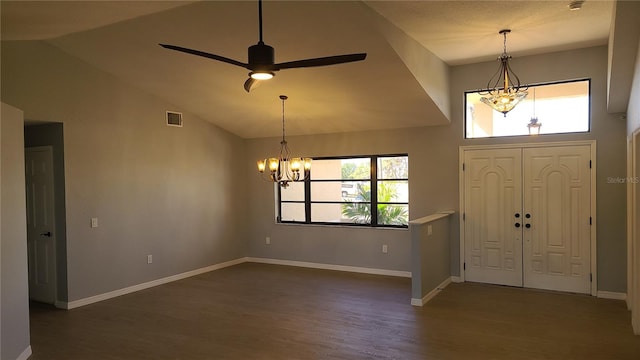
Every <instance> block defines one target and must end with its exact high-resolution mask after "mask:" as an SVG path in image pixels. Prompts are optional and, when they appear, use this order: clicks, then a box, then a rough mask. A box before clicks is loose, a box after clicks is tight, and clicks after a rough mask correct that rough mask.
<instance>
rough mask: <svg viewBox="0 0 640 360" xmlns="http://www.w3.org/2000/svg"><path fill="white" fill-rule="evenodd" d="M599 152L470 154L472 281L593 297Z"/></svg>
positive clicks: (468, 274)
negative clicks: (593, 164)
mask: <svg viewBox="0 0 640 360" xmlns="http://www.w3.org/2000/svg"><path fill="white" fill-rule="evenodd" d="M590 160H591V147H590V146H589V145H584V146H554V147H530V148H511V149H488V150H466V151H464V198H463V199H464V200H463V201H464V204H463V209H464V210H463V211H464V215H463V216H464V217H463V224H464V260H463V261H464V276H465V280H467V281H477V282H485V283H491V284H501V285H511V286H525V287H531V288H539V289H550V290H561V291H569V292H578V293H590V292H591V223H590V221H591V217H590V216H591V170H590Z"/></svg>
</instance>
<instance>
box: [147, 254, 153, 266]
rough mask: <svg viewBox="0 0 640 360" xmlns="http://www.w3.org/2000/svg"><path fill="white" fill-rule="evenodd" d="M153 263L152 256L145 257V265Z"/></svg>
mask: <svg viewBox="0 0 640 360" xmlns="http://www.w3.org/2000/svg"><path fill="white" fill-rule="evenodd" d="M151 263H153V255H147V264H151Z"/></svg>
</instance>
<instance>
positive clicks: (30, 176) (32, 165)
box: [25, 147, 56, 304]
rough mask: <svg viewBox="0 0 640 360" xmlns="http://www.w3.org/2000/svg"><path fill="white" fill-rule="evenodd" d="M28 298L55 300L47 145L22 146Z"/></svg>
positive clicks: (50, 161)
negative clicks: (25, 195)
mask: <svg viewBox="0 0 640 360" xmlns="http://www.w3.org/2000/svg"><path fill="white" fill-rule="evenodd" d="M25 171H26V174H25V180H26V191H27V251H28V262H29V298H31V299H33V300H36V301H41V302H46V303H50V304H53V303H54V302H55V300H56V272H55V271H56V253H55V243H56V242H55V241H56V239H55V228H54V206H53V199H54V198H53V156H52V149H51V147H37V148H27V149H25Z"/></svg>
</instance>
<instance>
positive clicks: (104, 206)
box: [2, 41, 246, 301]
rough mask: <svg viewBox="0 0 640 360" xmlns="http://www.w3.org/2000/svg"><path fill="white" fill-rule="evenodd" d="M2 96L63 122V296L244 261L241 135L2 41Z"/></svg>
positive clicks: (34, 45)
mask: <svg viewBox="0 0 640 360" xmlns="http://www.w3.org/2000/svg"><path fill="white" fill-rule="evenodd" d="M2 97H3V101H4V102H7V103H9V104H12V105H14V106H16V107H19V108H21V109H23V110H24V112H25V119H28V120H38V121H48V122H60V123H63V124H64V142H65V144H64V156H65V160H64V161H65V164H64V168H65V181H66V186H65V192H66V223H67V247H66V248H67V270H68V300H69V301H75V300H79V299H83V298H87V297H90V296H94V295H98V294H103V293H106V292H109V291H113V290H117V289H121V288H124V287H128V286H132V285H137V284H140V283H144V282H147V281H152V280H155V279H159V278H163V277H167V276H171V275H175V274H178V273H182V272H186V271H190V270H194V269H198V268H202V267H206V266H209V265H213V264H217V263H221V262H225V261H229V260H232V259H236V258H240V257H243V256H244V255H245V253H246V251H245V243H244V241H243V239H244V232H245V230H244V229H245V227H246V226H245V223H244V221H243V220H244V219H243V218H242V216H239V214H242V213H244V212H246V211H245V208H246V202H245V199H246V198H245V196H244V193H245V192H244V189H245V181H244V178H243V177H242V176H237V174H240V173H242V172H243V171H244V167H243V165H242V164H241V162H239V161H237V160H236V159H237V158H240V159H242V158H244V156H243V154H244V141H243V140H242V139H240V138H238V137H236V136H235V135H232V134H230V133H228V132H226V131H224V130H221V129H220V128H218V127H216V126H214V125H212V124H211V123H209V122H207V121H204V120H202V119H200V118H198V117H196V116H194V115H192V114H190V113H189V112H187V111H185V110H184V109H180V108H178V107H176V106H174V105H172V104H169V103H167V102H165V101H163V100H162V99H158V98H156V97H154V96H151V95H149V94H146V93H144V92H142V91H139V90H138V89H136V88H134V87H131V86H129V85H127V84H126V83H125V82H123V81H121V80H119V79H117V78H115V77H113V76H111V75H109V74H107V73H104V72H101V71H98V70H96V69H95V68H93V67H91V66H89V65H87V64H86V63H83V62H81V61H79V60H77V59H75V58H73V57H71V56H68V55H67V54H65V53H63V52H61V51H60V50H58V49H57V48H55V47H53V46H51V45H48V44H46V43H43V42H37V41H25V42H3V43H2ZM166 110H174V111H183V112H184V127H183V128H176V127H167V126H166V125H165V112H166ZM92 217H97V218H98V222H99V226H98V227H97V228H91V227H90V219H91V218H92ZM148 254H151V255H153V264H147V255H148Z"/></svg>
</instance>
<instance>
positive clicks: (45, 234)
mask: <svg viewBox="0 0 640 360" xmlns="http://www.w3.org/2000/svg"><path fill="white" fill-rule="evenodd" d="M40 236H46V237H51V231H47V232H46V233H42V234H40Z"/></svg>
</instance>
